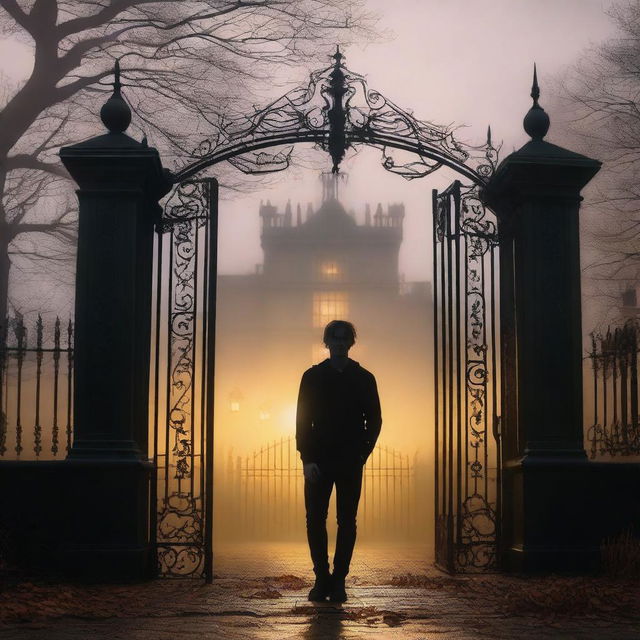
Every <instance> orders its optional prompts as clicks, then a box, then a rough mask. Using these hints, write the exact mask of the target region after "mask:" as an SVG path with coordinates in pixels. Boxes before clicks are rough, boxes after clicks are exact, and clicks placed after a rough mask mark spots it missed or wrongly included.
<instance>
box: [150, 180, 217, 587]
mask: <svg viewBox="0 0 640 640" xmlns="http://www.w3.org/2000/svg"><path fill="white" fill-rule="evenodd" d="M208 221H209V192H208V187H207V184H206V183H205V182H202V181H185V182H183V183H180V184H178V185H177V186H176V188H175V189H174V191H173V193H172V194H171V196H170V197H169V199H168V200H167V202H166V204H165V210H164V217H163V218H162V220H161V221H160V222H159V224H158V231H159V234H158V250H159V251H161V250H162V248H161V245H162V244H164V245H165V246H168V253H169V260H168V262H169V264H168V265H167V266H166V267H165V271H164V272H161V273H160V279H161V281H162V280H163V279H164V280H168V282H169V283H170V285H169V287H168V292H167V293H168V296H167V300H166V305H167V307H168V308H167V309H166V312H164V313H166V314H167V317H168V322H167V323H166V325H167V326H166V329H165V330H166V332H167V335H166V337H165V338H164V340H165V342H166V369H165V373H164V374H163V375H164V376H166V382H165V385H166V392H165V393H166V405H167V406H166V410H165V411H164V412H162V414H161V415H162V416H164V420H162V418H160V422H159V423H158V425H157V426H156V429H158V431H159V434H160V436H161V438H164V439H165V442H166V447H165V448H166V450H165V451H164V453H163V454H161V455H164V459H165V464H164V465H159V470H158V472H159V484H160V486H161V487H162V489H163V491H162V493H161V494H160V495H159V496H158V507H157V526H156V529H157V553H158V569H159V571H160V574H161V575H164V576H201V575H202V574H203V571H204V563H205V560H204V558H205V544H204V503H203V500H204V496H203V490H202V485H201V483H200V482H198V481H197V480H196V477H195V475H196V472H199V473H200V474H202V473H203V469H202V465H201V467H200V468H199V469H194V461H197V460H202V455H203V452H202V451H201V449H202V446H203V442H202V436H201V435H200V436H197V433H198V429H199V428H201V425H200V424H199V422H201V421H202V416H201V415H196V412H197V404H196V403H195V398H196V394H197V391H196V389H195V388H194V385H195V375H196V372H197V371H202V369H201V365H200V362H199V358H200V357H201V354H200V352H199V351H197V346H198V345H199V344H200V341H201V340H202V327H201V326H200V324H201V316H202V313H201V312H200V311H199V308H198V304H199V303H198V300H199V296H201V295H202V292H201V291H200V290H199V289H198V270H199V269H200V268H201V262H202V259H201V258H200V259H199V258H198V247H199V243H200V242H201V237H202V236H201V235H199V234H201V232H200V230H201V229H203V228H204V227H206V225H207V224H208ZM163 238H164V239H163ZM199 238H200V239H199ZM162 288H164V287H162ZM159 290H161V287H160V285H159ZM204 303H205V304H206V301H205V302H204ZM200 304H203V303H202V301H201V302H200ZM164 313H162V314H160V315H161V316H164ZM163 323H164V321H162V320H161V317H160V316H159V317H158V329H157V331H158V332H159V335H160V337H161V338H162V337H163V336H162V332H163V330H162V329H161V328H160V327H161V326H162V324H163ZM197 342H198V345H197V344H196V343H197ZM156 366H158V363H156Z"/></svg>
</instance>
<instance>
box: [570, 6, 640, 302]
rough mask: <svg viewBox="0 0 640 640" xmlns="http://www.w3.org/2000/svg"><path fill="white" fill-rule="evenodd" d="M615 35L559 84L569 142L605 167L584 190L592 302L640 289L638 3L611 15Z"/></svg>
mask: <svg viewBox="0 0 640 640" xmlns="http://www.w3.org/2000/svg"><path fill="white" fill-rule="evenodd" d="M609 16H610V18H611V19H612V20H613V22H614V24H615V25H616V27H617V29H618V35H617V36H616V37H615V38H613V39H612V40H610V41H609V42H607V43H606V44H604V45H602V46H599V47H597V48H594V49H592V50H591V51H589V52H586V53H585V55H584V57H583V58H582V59H581V60H580V62H579V63H578V64H577V65H576V66H575V67H573V68H572V69H571V70H569V72H568V73H567V74H566V77H565V78H563V80H562V83H561V84H562V88H561V91H560V94H561V98H562V99H561V103H560V105H559V107H560V108H559V109H558V111H559V114H560V115H561V116H562V117H563V118H564V122H563V123H562V128H563V129H565V131H566V133H565V136H566V142H567V144H568V145H570V146H571V147H572V148H574V149H576V150H578V151H581V152H583V153H586V154H587V155H590V156H595V157H597V158H598V159H599V160H602V161H603V167H602V170H601V171H600V174H599V175H598V177H597V179H596V180H594V182H593V183H592V185H590V187H589V188H588V190H587V197H586V205H587V207H586V213H587V215H586V218H585V220H586V224H584V225H583V226H584V227H585V229H584V230H585V232H586V235H587V241H586V245H587V247H586V248H587V250H588V256H589V257H588V261H587V266H586V274H587V275H588V277H589V279H590V281H591V283H592V285H593V288H594V290H595V292H596V293H597V295H599V296H602V297H606V298H608V299H609V303H608V304H609V306H611V305H612V304H613V305H615V302H616V301H617V302H618V304H619V301H620V298H619V296H620V287H623V286H625V284H627V283H631V282H634V283H638V282H640V0H627V1H625V2H623V3H619V4H617V5H616V6H614V7H613V8H612V9H611V10H610V11H609Z"/></svg>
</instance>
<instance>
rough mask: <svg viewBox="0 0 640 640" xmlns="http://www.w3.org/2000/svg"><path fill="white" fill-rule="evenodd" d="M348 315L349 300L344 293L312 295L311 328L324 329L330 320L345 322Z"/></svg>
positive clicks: (329, 292) (333, 292) (326, 292)
mask: <svg viewBox="0 0 640 640" xmlns="http://www.w3.org/2000/svg"><path fill="white" fill-rule="evenodd" d="M348 315H349V298H348V296H347V294H346V293H345V292H344V291H322V292H319V293H314V294H313V326H314V327H316V328H318V327H324V326H326V325H327V323H329V322H331V321H332V320H345V319H346V318H347V316H348Z"/></svg>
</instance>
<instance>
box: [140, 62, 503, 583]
mask: <svg viewBox="0 0 640 640" xmlns="http://www.w3.org/2000/svg"><path fill="white" fill-rule="evenodd" d="M333 58H334V63H333V64H332V65H331V66H329V67H327V68H326V69H322V70H321V71H318V72H315V73H313V74H311V78H310V81H309V84H308V85H307V86H305V87H301V88H299V89H294V90H293V91H291V92H289V93H287V94H285V95H284V96H283V97H282V98H280V99H278V100H276V101H274V102H272V103H271V104H270V105H268V106H267V107H265V108H264V109H263V110H261V111H257V112H256V113H254V114H251V115H250V116H248V117H246V118H244V119H242V120H240V121H237V122H233V123H228V122H226V123H223V122H220V123H219V130H218V133H217V135H216V137H215V138H212V139H208V140H205V141H203V142H202V144H201V145H199V147H198V148H197V149H196V150H194V152H193V153H192V158H191V161H190V163H188V164H187V165H185V166H184V167H183V168H182V169H181V170H180V171H178V172H177V173H176V174H175V175H174V176H173V179H174V184H175V185H176V186H175V188H174V190H173V192H172V193H171V194H170V196H169V197H168V199H167V200H166V204H165V208H164V216H163V219H162V221H161V222H160V223H159V225H158V227H157V234H156V243H155V265H156V289H155V299H154V304H155V310H156V321H155V343H154V344H155V347H154V353H153V354H152V362H153V365H154V366H153V369H152V371H153V377H152V382H153V384H152V390H153V391H152V394H153V397H152V399H151V406H152V410H153V413H152V416H153V419H152V421H151V423H152V424H151V427H150V428H151V439H150V441H151V442H153V458H154V461H155V462H156V465H157V478H156V482H155V483H154V488H153V495H152V525H151V526H152V530H153V534H154V535H155V539H154V540H153V542H154V543H155V545H156V550H157V558H158V571H159V573H160V574H161V575H164V576H193V577H205V578H206V579H207V580H211V579H212V576H213V554H212V540H213V526H214V523H213V495H212V492H213V402H214V396H213V389H214V374H215V372H214V362H215V300H216V278H217V253H216V250H217V227H218V225H217V206H218V190H217V182H216V180H215V179H214V178H209V177H207V176H206V174H205V171H206V169H207V168H209V167H211V166H213V165H215V164H217V163H219V162H222V161H225V160H226V161H229V162H230V163H232V164H233V165H234V166H235V167H237V168H238V169H240V170H241V171H244V172H246V173H265V172H269V171H279V170H283V169H286V168H287V167H288V166H289V164H290V161H291V151H292V147H291V145H293V144H296V143H301V142H311V143H314V144H316V145H317V146H318V147H320V148H321V149H323V150H325V151H327V152H328V153H329V154H330V156H331V158H332V164H333V172H334V173H336V174H337V173H338V172H339V166H340V162H341V161H342V159H343V158H344V155H345V153H346V151H347V150H348V149H349V148H352V147H357V146H358V145H361V144H366V145H368V146H373V147H375V148H377V149H379V150H380V151H381V154H382V166H383V168H384V169H386V170H388V171H391V172H393V173H397V174H399V175H401V176H403V177H405V178H407V179H414V178H421V177H424V176H427V175H429V174H431V173H433V172H434V171H436V170H437V169H439V168H441V167H448V168H450V169H453V170H455V171H456V172H457V173H458V174H459V175H460V176H461V177H463V178H464V179H466V180H467V181H468V184H466V185H463V184H462V183H461V182H460V181H456V182H454V183H453V185H452V186H451V187H450V188H449V189H447V190H445V191H443V192H442V193H438V192H436V191H434V192H433V218H434V235H433V242H434V245H433V255H434V302H435V305H434V308H435V316H436V317H435V322H434V353H435V362H434V371H435V384H436V390H435V391H436V393H435V395H436V414H435V438H436V442H435V445H436V446H435V451H436V482H435V486H436V490H435V504H436V523H435V525H436V557H437V561H438V563H439V564H440V565H441V566H442V567H443V568H445V569H446V570H448V571H450V572H454V571H471V570H475V571H486V570H491V569H494V568H495V566H496V558H497V545H498V542H499V540H498V534H497V532H498V530H499V514H500V478H499V464H498V460H499V438H498V433H497V425H498V422H499V418H498V413H499V406H500V397H499V393H498V389H499V387H500V385H499V366H500V363H499V359H498V357H497V355H496V354H497V353H499V349H498V342H497V341H498V338H497V335H498V333H497V329H496V325H497V319H498V313H499V311H498V309H497V305H496V283H495V278H494V273H495V265H496V264H497V259H498V238H497V233H496V226H495V220H494V219H493V218H492V214H491V213H490V212H488V211H486V210H485V209H484V207H483V205H482V204H481V202H480V199H479V195H478V190H479V188H480V187H481V186H482V185H484V184H485V183H486V181H487V180H488V179H489V178H490V177H491V175H492V174H493V172H494V170H495V167H496V163H497V156H498V152H497V150H496V149H495V148H494V146H493V145H492V142H491V131H490V130H489V132H488V136H487V142H486V144H485V145H483V146H481V147H472V146H469V145H464V144H462V143H461V142H459V141H458V140H456V138H455V137H454V135H453V130H452V129H451V128H450V127H443V126H439V125H436V124H433V123H430V122H426V121H419V120H416V119H415V118H414V117H413V116H412V115H411V114H410V113H409V112H407V111H405V110H403V109H401V108H400V107H398V106H397V105H395V104H394V103H393V102H391V101H390V100H388V99H387V98H385V97H384V96H382V95H381V94H380V93H378V92H377V91H373V90H370V89H369V88H368V87H367V85H366V82H365V79H364V77H363V76H361V75H358V74H356V73H353V72H351V71H349V70H348V69H347V68H346V67H345V66H344V64H343V62H342V60H343V55H342V54H341V53H340V51H339V50H338V51H337V52H336V54H335V55H334V56H333ZM274 147H277V149H278V150H277V151H276V152H274V153H270V152H268V151H265V150H266V149H269V148H274ZM397 152H400V153H403V152H408V153H410V154H411V160H410V161H408V162H406V161H402V160H401V159H399V158H398V157H396V156H395V155H394V154H395V153H397ZM154 505H155V509H154V508H153V506H154Z"/></svg>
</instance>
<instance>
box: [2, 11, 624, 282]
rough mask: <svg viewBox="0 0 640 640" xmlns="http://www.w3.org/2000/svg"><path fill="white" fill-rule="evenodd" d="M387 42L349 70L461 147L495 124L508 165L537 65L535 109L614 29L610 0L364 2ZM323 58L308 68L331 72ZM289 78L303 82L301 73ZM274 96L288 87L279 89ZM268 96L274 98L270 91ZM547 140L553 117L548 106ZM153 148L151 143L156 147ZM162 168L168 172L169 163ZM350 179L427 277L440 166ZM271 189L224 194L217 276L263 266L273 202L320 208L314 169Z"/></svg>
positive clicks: (5, 44)
mask: <svg viewBox="0 0 640 640" xmlns="http://www.w3.org/2000/svg"><path fill="white" fill-rule="evenodd" d="M369 4H370V6H371V9H372V10H374V11H376V12H378V13H379V14H380V15H381V26H382V27H383V28H387V29H389V30H391V31H392V34H393V35H392V37H391V38H389V39H388V40H387V41H384V42H380V43H378V44H371V45H368V46H366V47H360V48H357V47H350V48H349V49H347V50H346V51H345V54H346V65H347V67H348V68H350V69H351V70H353V71H356V72H358V73H361V74H363V75H365V76H366V77H367V79H368V82H369V87H370V88H374V89H377V90H379V91H380V92H382V93H383V94H384V95H385V96H386V97H388V98H389V99H391V100H392V101H394V102H395V103H396V104H398V105H399V106H401V107H403V108H405V109H409V110H412V111H413V113H414V115H415V116H416V117H417V118H420V119H424V120H430V121H432V122H434V123H441V124H449V123H455V124H460V125H468V127H467V128H466V129H463V130H462V131H460V132H458V134H457V135H458V137H459V138H460V139H461V140H462V141H463V142H468V143H470V144H476V145H477V144H481V143H482V142H483V141H484V138H485V135H486V129H487V125H488V124H491V127H492V131H493V138H494V142H499V141H500V140H502V141H503V142H504V146H503V149H502V153H501V157H502V158H504V157H505V156H506V155H508V153H510V152H511V151H512V150H513V149H514V148H518V147H519V146H521V145H522V144H524V143H525V142H526V135H525V133H524V131H523V130H522V118H523V117H524V115H525V113H526V112H527V110H528V109H529V106H530V104H531V98H530V97H529V92H530V87H531V77H532V68H533V63H534V61H535V62H536V63H537V65H538V77H539V80H540V85H541V91H542V95H541V99H540V103H541V105H542V106H543V107H545V106H548V105H550V104H551V103H552V99H551V98H552V96H551V94H550V92H551V82H552V79H553V78H554V77H557V75H558V74H559V73H560V72H561V71H562V70H563V69H564V68H566V67H567V66H568V65H571V64H574V63H575V62H576V61H577V59H578V58H579V57H580V55H581V53H582V52H583V51H584V50H585V49H586V48H587V47H589V46H593V45H597V44H598V43H600V42H602V41H603V40H606V39H607V38H609V37H610V36H611V35H612V34H613V33H614V29H613V26H612V24H611V21H610V20H609V18H608V17H607V16H606V15H605V10H606V9H608V8H609V7H610V6H611V4H612V2H611V0H446V2H445V1H443V0H395V1H394V2H389V0H369ZM329 53H331V52H330V51H327V52H323V53H322V54H319V56H318V63H317V65H315V67H314V68H316V69H317V68H322V67H324V66H327V64H328V62H329V59H328V57H327V56H328V54H329ZM0 60H1V61H2V62H1V63H0V65H1V67H0V69H1V70H2V72H3V73H4V74H5V75H6V76H8V77H9V78H10V79H14V80H20V79H21V78H24V77H25V76H26V75H28V73H29V71H30V68H31V60H30V49H29V48H28V46H26V45H24V44H23V45H19V46H18V47H16V45H15V43H13V42H9V41H6V40H5V41H0ZM311 70H312V68H311V67H310V68H309V69H307V70H299V71H298V72H297V73H296V72H294V71H292V72H291V73H292V78H293V76H295V78H297V79H299V80H300V82H301V83H302V82H305V80H306V77H307V75H308V71H311ZM280 92H283V90H281V91H280ZM274 97H275V96H274ZM549 114H550V117H551V130H550V132H549V134H548V136H547V139H549V140H550V141H553V139H554V113H553V111H549ZM151 142H153V141H151ZM167 164H168V165H169V168H173V167H172V166H171V164H170V163H167ZM343 170H344V171H346V172H347V173H348V175H349V182H348V185H347V186H346V187H345V188H343V189H342V194H343V200H344V202H345V205H346V206H347V209H350V208H353V209H355V211H356V214H357V216H359V219H362V216H363V211H364V203H365V202H370V203H371V204H372V206H374V207H375V205H376V204H377V203H378V202H382V203H383V205H386V204H387V203H388V202H399V201H402V202H404V203H405V205H406V210H407V217H406V218H405V241H404V244H403V248H402V252H401V271H402V272H403V273H404V274H405V277H406V279H407V280H424V279H429V278H430V271H429V264H430V257H429V256H430V251H431V248H430V245H431V235H430V225H431V221H430V198H431V196H430V192H431V189H432V188H434V187H444V186H446V185H447V184H448V183H449V182H450V181H451V180H452V179H453V178H454V177H455V176H453V175H452V174H451V173H448V174H447V173H444V172H443V171H442V170H441V171H439V172H437V173H436V174H434V175H433V176H432V177H428V178H422V179H418V180H414V181H412V182H408V181H406V180H405V179H403V178H401V177H399V176H396V175H393V174H389V173H387V172H386V171H384V170H383V169H382V168H381V167H380V164H379V153H378V152H377V151H376V150H371V149H368V150H367V149H365V150H364V151H362V152H360V153H359V154H358V155H357V156H356V157H354V158H351V159H348V160H347V161H345V162H344V163H343ZM270 182H271V185H270V186H265V188H264V189H262V190H261V191H258V192H253V193H251V194H249V195H247V196H245V197H238V196H237V195H233V196H232V198H233V199H231V200H229V197H230V196H231V194H225V193H223V194H222V197H223V199H224V201H223V202H222V203H221V207H220V250H219V270H220V272H221V273H243V272H250V271H253V269H254V268H255V264H256V263H259V262H261V261H262V254H261V250H260V240H259V219H258V206H259V202H260V200H261V199H264V200H267V199H270V200H271V201H272V203H273V204H277V205H278V206H279V207H280V209H281V210H283V209H284V205H285V204H286V201H287V199H288V198H291V200H292V202H293V204H294V205H295V203H297V202H302V203H304V204H305V206H306V203H307V202H308V201H311V202H313V203H314V205H316V206H317V204H318V201H319V198H320V193H321V190H320V183H319V180H318V173H317V170H314V171H310V170H305V169H303V168H300V167H294V168H292V169H289V170H288V171H286V172H283V173H280V174H278V175H276V176H274V177H272V178H271V179H270Z"/></svg>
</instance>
